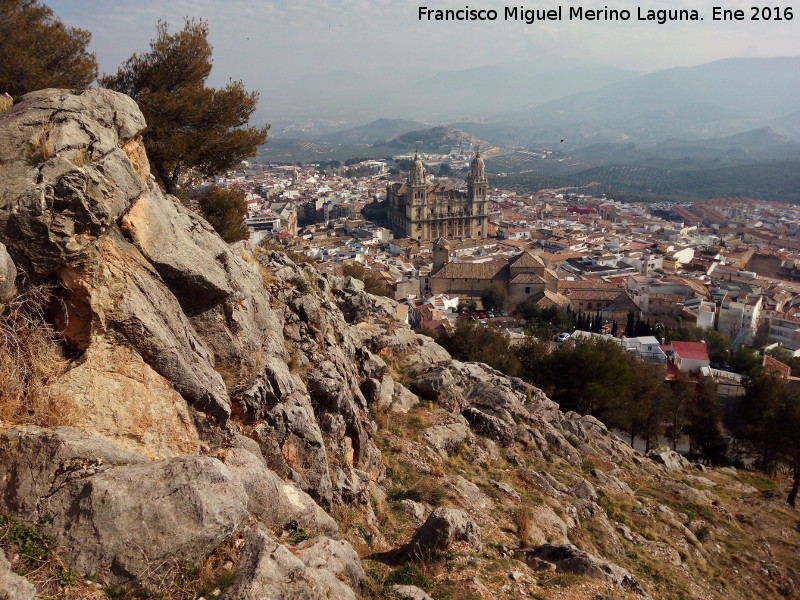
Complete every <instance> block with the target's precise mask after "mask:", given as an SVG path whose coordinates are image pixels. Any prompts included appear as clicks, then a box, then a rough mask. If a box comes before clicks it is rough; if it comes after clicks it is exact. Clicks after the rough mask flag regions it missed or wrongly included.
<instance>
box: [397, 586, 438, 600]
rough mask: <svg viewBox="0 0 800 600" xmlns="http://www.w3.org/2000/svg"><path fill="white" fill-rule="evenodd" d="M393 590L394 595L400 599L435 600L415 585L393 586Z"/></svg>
mask: <svg viewBox="0 0 800 600" xmlns="http://www.w3.org/2000/svg"><path fill="white" fill-rule="evenodd" d="M392 590H394V593H395V594H397V595H398V596H399V597H400V598H404V599H405V600H433V598H431V597H430V596H429V595H428V594H426V593H425V592H424V591H423V590H421V589H419V588H418V587H417V586H415V585H393V586H392Z"/></svg>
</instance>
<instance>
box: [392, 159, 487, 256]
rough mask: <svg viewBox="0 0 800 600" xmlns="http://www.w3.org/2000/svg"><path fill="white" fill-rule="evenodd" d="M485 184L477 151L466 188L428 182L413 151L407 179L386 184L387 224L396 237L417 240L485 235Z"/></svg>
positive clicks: (482, 166) (482, 165) (484, 169)
mask: <svg viewBox="0 0 800 600" xmlns="http://www.w3.org/2000/svg"><path fill="white" fill-rule="evenodd" d="M487 185H488V182H487V180H486V168H485V165H484V163H483V158H481V154H480V151H478V152H476V153H475V158H473V159H472V163H471V164H470V171H469V176H468V177H467V190H466V191H462V190H457V189H454V188H452V187H450V186H447V185H444V184H430V183H428V181H427V178H426V174H425V167H424V165H423V164H422V160H420V158H419V157H418V156H417V155H415V156H414V162H413V163H412V164H411V168H410V169H409V172H408V180H407V181H406V183H403V184H400V183H394V184H390V185H389V186H388V187H387V188H386V198H387V201H388V206H387V213H388V214H387V217H388V221H389V228H390V229H391V230H392V233H394V235H395V237H404V238H412V239H415V240H420V241H422V240H427V241H433V240H436V239H439V238H445V239H460V238H475V239H484V238H485V237H486V228H487V222H488V217H487V212H486V211H487V197H486V191H487Z"/></svg>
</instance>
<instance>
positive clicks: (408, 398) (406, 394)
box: [391, 382, 419, 413]
mask: <svg viewBox="0 0 800 600" xmlns="http://www.w3.org/2000/svg"><path fill="white" fill-rule="evenodd" d="M418 403H419V398H418V397H417V395H416V394H414V393H413V392H411V391H410V390H409V389H408V388H407V387H406V386H404V385H403V384H401V383H397V382H395V384H394V400H393V401H392V406H391V408H392V410H393V411H395V412H401V413H407V412H408V411H409V410H411V409H412V408H413V407H414V406H415V405H416V404H418Z"/></svg>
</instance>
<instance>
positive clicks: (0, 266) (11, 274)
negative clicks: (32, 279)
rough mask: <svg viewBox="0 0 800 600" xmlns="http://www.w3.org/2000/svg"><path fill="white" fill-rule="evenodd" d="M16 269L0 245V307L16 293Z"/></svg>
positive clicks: (4, 248)
mask: <svg viewBox="0 0 800 600" xmlns="http://www.w3.org/2000/svg"><path fill="white" fill-rule="evenodd" d="M16 279H17V268H16V267H15V266H14V261H12V260H11V257H10V256H9V255H8V251H7V250H6V247H5V245H4V244H2V243H0V306H2V304H3V302H5V301H6V300H9V299H10V298H11V297H12V296H13V295H14V293H15V292H16V291H17V288H16Z"/></svg>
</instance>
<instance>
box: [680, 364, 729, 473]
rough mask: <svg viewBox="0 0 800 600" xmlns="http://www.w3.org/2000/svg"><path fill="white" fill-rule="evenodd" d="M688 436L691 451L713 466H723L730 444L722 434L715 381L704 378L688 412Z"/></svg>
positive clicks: (720, 413)
mask: <svg viewBox="0 0 800 600" xmlns="http://www.w3.org/2000/svg"><path fill="white" fill-rule="evenodd" d="M686 434H687V435H688V436H689V441H690V444H691V450H692V452H693V453H697V454H699V455H700V456H701V457H702V458H703V459H704V460H705V461H707V462H710V463H712V464H723V463H724V460H725V456H726V453H727V449H728V444H727V442H726V441H725V437H724V436H723V434H722V412H721V410H720V406H719V396H718V395H717V386H716V384H715V383H714V380H713V379H711V378H709V377H704V378H703V380H702V381H701V382H700V384H699V385H698V386H697V394H696V396H695V398H694V402H693V403H692V404H691V405H690V406H689V409H688V411H687V424H686Z"/></svg>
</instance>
